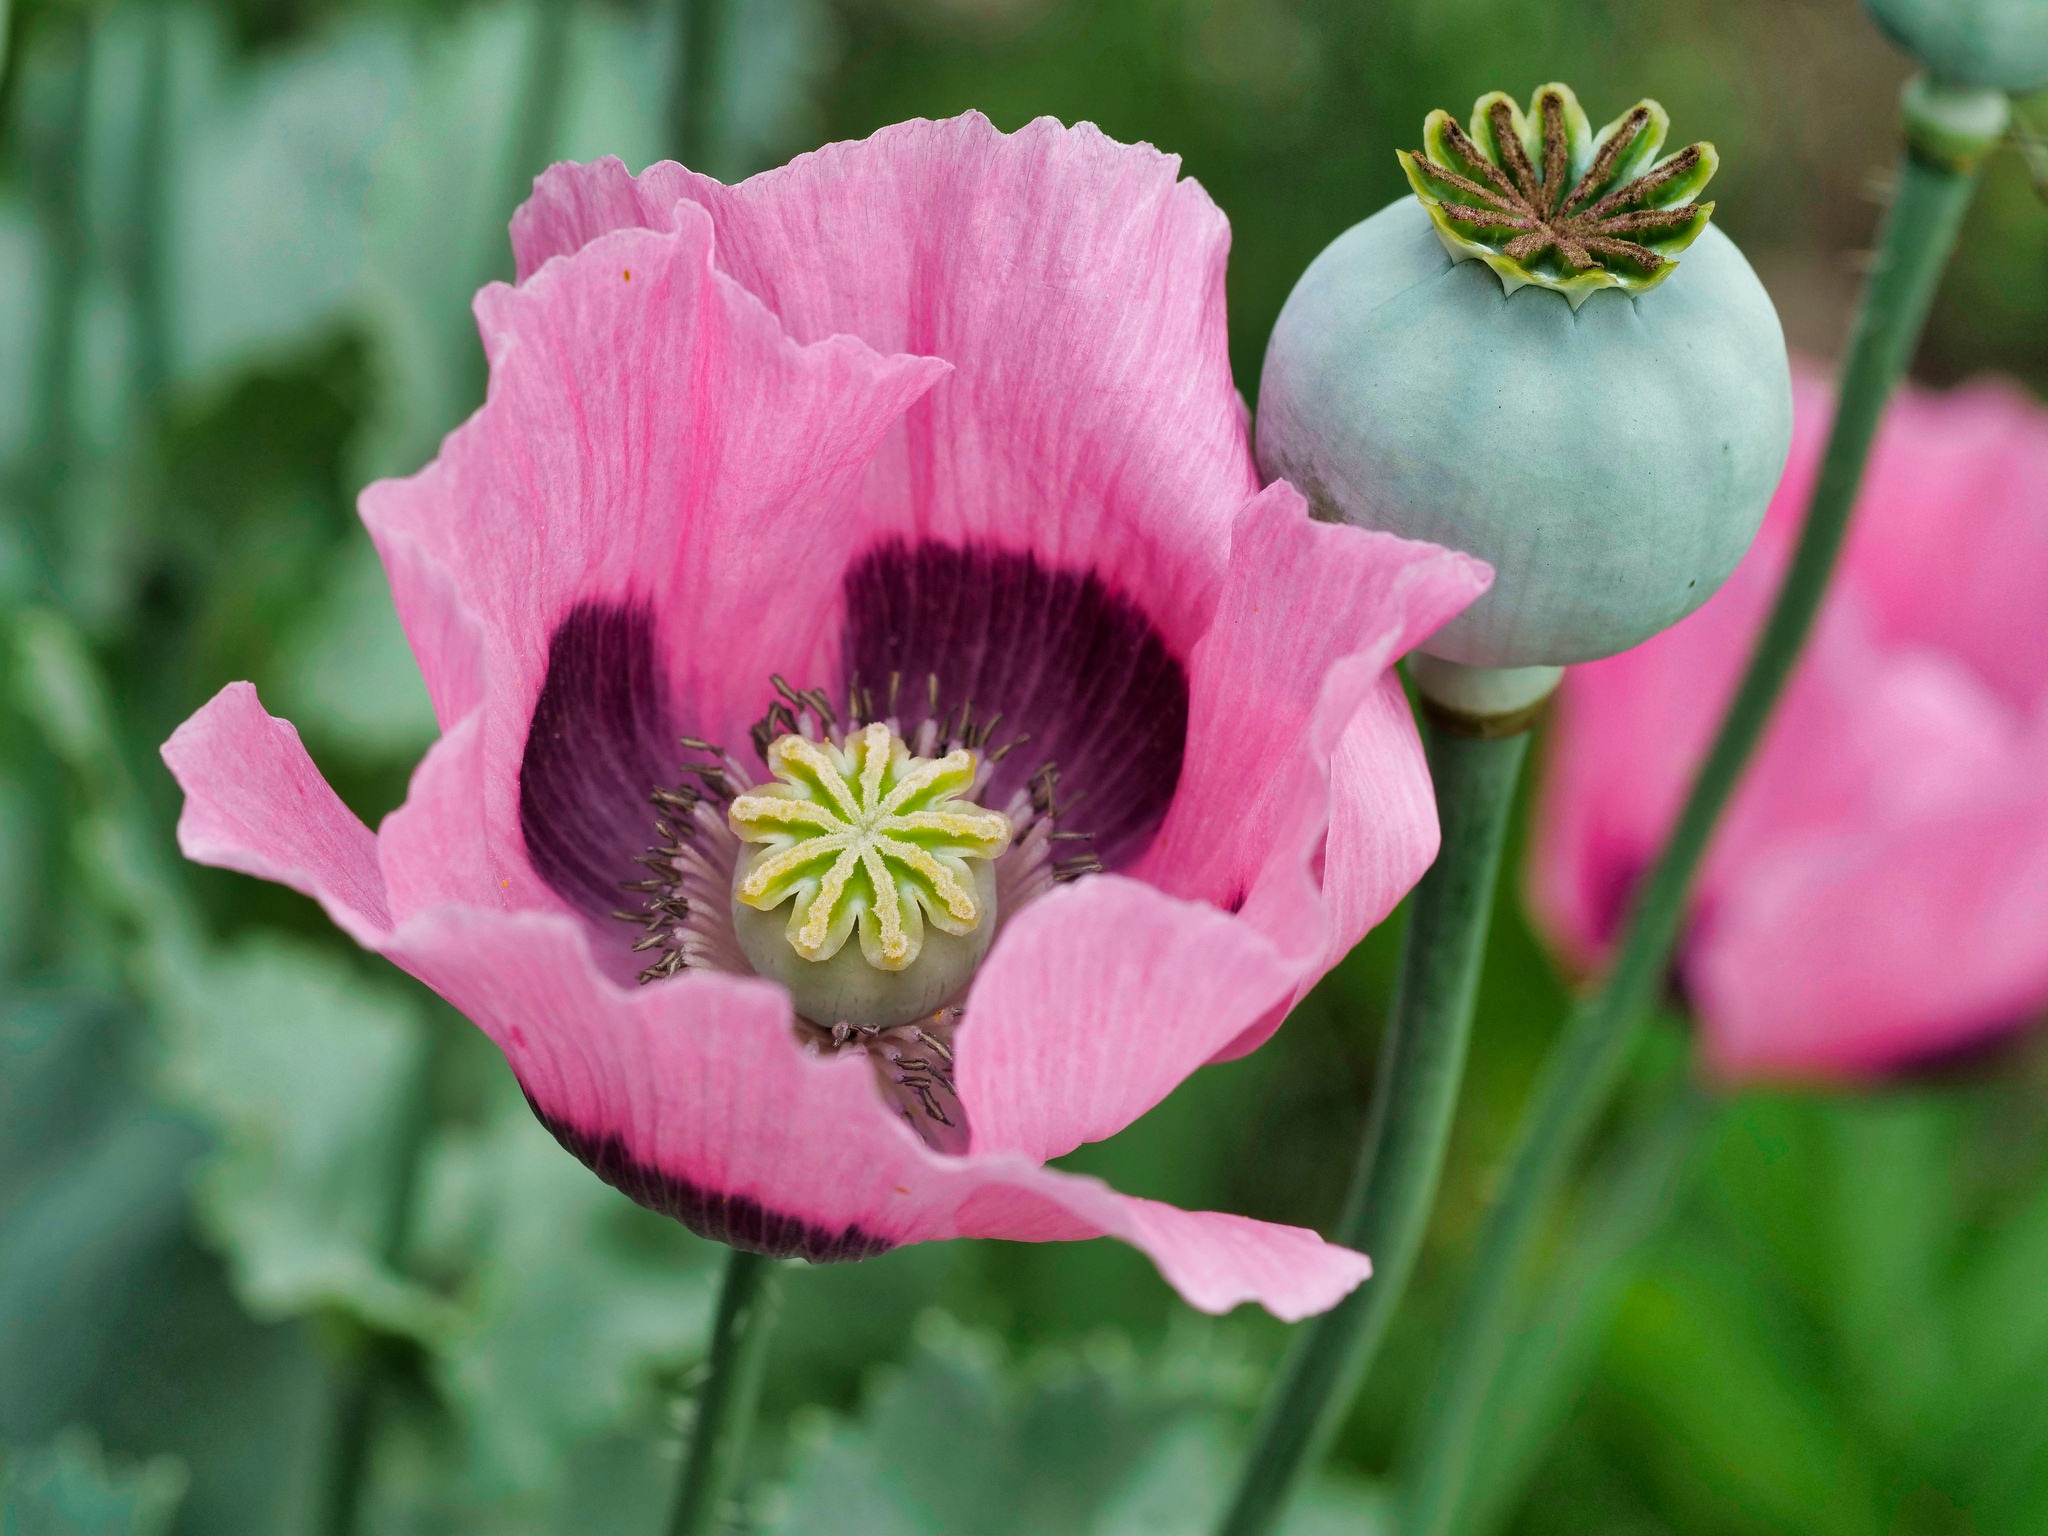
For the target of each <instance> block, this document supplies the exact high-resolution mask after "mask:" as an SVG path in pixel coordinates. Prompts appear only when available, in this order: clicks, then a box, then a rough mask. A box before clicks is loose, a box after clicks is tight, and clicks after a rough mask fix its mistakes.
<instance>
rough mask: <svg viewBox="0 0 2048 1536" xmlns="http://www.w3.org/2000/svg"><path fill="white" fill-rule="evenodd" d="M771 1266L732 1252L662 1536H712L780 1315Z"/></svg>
mask: <svg viewBox="0 0 2048 1536" xmlns="http://www.w3.org/2000/svg"><path fill="white" fill-rule="evenodd" d="M779 1289H780V1288H779V1287H778V1285H777V1283H776V1278H775V1261H774V1260H773V1259H768V1258H764V1257H762V1256H761V1255H760V1254H758V1253H748V1252H746V1251H745V1250H744V1249H740V1248H735V1249H733V1250H732V1254H731V1257H730V1258H728V1259H727V1260H726V1266H725V1286H724V1288H723V1289H722V1290H721V1291H720V1292H719V1296H718V1320H717V1321H716V1322H715V1323H714V1324H713V1325H712V1333H711V1361H710V1372H711V1374H710V1376H709V1377H708V1378H707V1379H706V1380H705V1383H704V1390H703V1392H702V1393H701V1394H699V1396H698V1398H697V1418H696V1423H695V1424H694V1426H693V1427H692V1428H691V1431H690V1454H689V1459H688V1460H687V1461H686V1462H685V1463H684V1464H683V1478H682V1481H681V1482H680V1483H679V1484H678V1485H677V1487H676V1502H675V1508H674V1510H673V1511H672V1512H671V1513H670V1516H669V1524H668V1529H669V1536H711V1533H713V1532H715V1531H717V1530H718V1529H719V1528H720V1526H721V1524H722V1511H723V1510H724V1508H725V1503H726V1499H727V1496H728V1495H729V1494H730V1493H731V1491H732V1486H733V1482H734V1479H735V1478H736V1477H737V1476H738V1473H739V1469H740V1461H741V1459H742V1458H743V1457H744V1455H745V1454H746V1449H747V1435H748V1432H749V1431H750V1430H751V1429H752V1428H753V1425H754V1406H755V1404H756V1403H758V1402H759V1401H760V1397H761V1374H762V1370H763V1368H764V1367H765V1366H766V1365H767V1363H768V1338H769V1335H770V1334H772V1333H773V1332H774V1331H775V1318H776V1314H777V1312H778V1311H779V1310H780V1298H779V1295H778V1291H779Z"/></svg>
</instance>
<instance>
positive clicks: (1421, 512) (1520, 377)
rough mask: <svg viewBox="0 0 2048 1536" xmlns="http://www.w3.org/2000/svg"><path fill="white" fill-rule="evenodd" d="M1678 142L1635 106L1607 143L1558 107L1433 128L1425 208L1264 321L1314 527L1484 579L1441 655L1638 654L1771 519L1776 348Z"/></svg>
mask: <svg viewBox="0 0 2048 1536" xmlns="http://www.w3.org/2000/svg"><path fill="white" fill-rule="evenodd" d="M1665 122H1666V119H1665V115H1664V111H1663V109H1662V108H1661V107H1659V106H1658V105H1657V104H1656V103H1655V102H1650V101H1645V102H1642V103H1639V104H1638V105H1637V106H1635V107H1633V108H1631V109H1630V110H1629V111H1628V112H1626V113H1624V114H1623V115H1622V116H1621V117H1619V118H1617V119H1615V121H1613V122H1612V123H1609V124H1608V125H1607V126H1606V127H1605V128H1603V129H1601V130H1600V131H1599V132H1598V133H1597V134H1596V133H1594V132H1592V131H1591V129H1590V127H1589V125H1588V124H1587V121H1586V117H1585V114H1584V113H1583V112H1582V111H1581V110H1580V108H1579V104H1578V101H1577V98H1576V97H1574V96H1573V94H1572V92H1571V91H1570V89H1569V88H1567V87H1565V86H1562V85H1546V86H1543V87H1542V88H1540V89H1539V90H1538V91H1537V92H1536V95H1535V99H1534V102H1533V103H1532V105H1531V109H1530V111H1529V112H1528V113H1526V114H1525V113H1523V112H1522V111H1521V110H1520V109H1519V108H1518V107H1517V106H1516V105H1515V103H1514V102H1512V101H1510V100H1509V99H1508V98H1507V97H1506V96H1504V95H1502V94H1500V93H1498V92H1496V93H1494V94H1493V95H1490V96H1486V97H1482V98H1481V99H1480V101H1479V103H1478V105H1477V107H1475V109H1474V111H1473V117H1472V125H1471V129H1470V131H1469V132H1467V131H1465V130H1462V129H1460V128H1459V126H1458V125H1457V123H1456V122H1454V121H1453V120H1452V119H1451V118H1450V116H1449V114H1447V113H1443V112H1435V113H1432V114H1430V117H1429V120H1428V122H1427V123H1426V124H1425V127H1424V148H1423V149H1422V150H1421V151H1418V152H1416V153H1414V154H1403V155H1402V156H1401V161H1402V165H1403V167H1404V168H1405V169H1406V170H1407V172H1408V177H1409V182H1410V185H1411V186H1413V187H1414V189H1415V193H1416V195H1415V196H1414V197H1412V198H1403V199H1402V200H1401V201H1400V202H1398V203H1395V204H1393V205H1391V206H1390V207H1387V208H1384V209H1382V210H1381V211H1380V212H1379V213H1377V214H1375V215H1374V216H1373V217H1372V218H1369V219H1367V220H1366V221H1365V222H1364V223H1362V224H1358V225H1355V226H1353V227H1352V228H1351V229H1350V230H1348V231H1346V232H1345V233H1344V234H1343V235H1340V236H1339V237H1338V238H1337V239H1336V240H1335V241H1334V242H1333V243H1332V244H1331V245H1330V246H1329V247H1328V248H1327V249H1326V250H1324V251H1323V253H1322V254H1321V255H1320V256H1318V257H1317V258H1316V259H1315V261H1314V262H1313V263H1311V264H1310V266H1309V269H1308V270H1307V271H1306V272H1305V273H1303V274H1302V277H1301V281H1300V282H1299V283H1297V284H1296V285H1295V288H1294V292H1293V293H1292V294H1291V295H1290V296H1289V297H1288V300H1287V304H1286V307H1285V308H1284V309H1283V310H1282V312H1281V315H1280V320H1279V323H1278V324H1277V325H1276V326H1275V327H1274V330H1273V336H1272V340H1271V341H1270V342H1269V344H1268V346H1267V350H1266V362H1265V370H1264V374H1263V376H1262V378H1261V381H1260V386H1259V414H1258V450H1259V462H1260V465H1261V466H1262V468H1263V469H1264V471H1265V473H1266V474H1267V475H1268V476H1270V477H1274V478H1279V477H1283V476H1284V477H1285V478H1287V479H1288V480H1290V481H1292V482H1293V483H1294V484H1295V485H1296V486H1298V487H1299V488H1300V489H1301V490H1302V492H1303V493H1304V494H1305V495H1307V496H1308V498H1309V500H1310V503H1311V505H1312V506H1313V507H1314V508H1315V511H1316V514H1317V515H1318V516H1320V517H1324V518H1328V519H1331V520H1341V521H1344V522H1349V523H1354V524H1357V525H1359V526H1361V527H1366V528H1378V529H1386V530H1389V531H1391V532H1394V533H1399V534H1403V535H1405V536H1407V537H1409V538H1417V539H1427V540H1430V541H1432V542H1434V543H1438V544H1444V545H1448V546H1449V547H1451V548H1454V549H1462V550H1465V551H1468V552H1469V553H1472V554H1475V555H1478V556H1479V557H1480V558H1481V559H1484V560H1486V561H1488V562H1489V563H1490V564H1491V565H1492V566H1493V568H1494V585H1493V587H1492V589H1491V590H1490V591H1489V592H1488V593H1487V594H1486V595H1485V596H1484V597H1482V598H1481V599H1480V600H1479V601H1478V602H1477V603H1475V604H1474V605H1473V606H1472V607H1471V608H1470V609H1468V610H1467V611H1466V612H1465V613H1464V614H1463V615H1461V616H1460V617H1459V618H1458V619H1457V620H1455V621H1454V622H1453V623H1451V624H1450V625H1449V626H1447V627H1446V628H1445V629H1443V630H1442V631H1441V632H1440V633H1438V634H1437V635H1436V636H1435V637H1434V638H1433V639H1432V641H1431V642H1430V644H1429V646H1428V647H1427V649H1428V651H1429V652H1430V653H1431V654H1432V655H1435V656H1438V657H1441V658H1443V659H1445V660H1449V661H1454V662H1459V663H1463V664H1465V665H1468V666H1480V667H1500V668H1505V667H1541V666H1561V665H1565V664H1568V663H1572V662H1579V661H1590V660H1593V659H1594V658H1596V657H1600V656H1607V655H1612V654H1613V653H1614V652H1616V651H1621V650H1626V649H1627V648H1628V647H1630V646H1632V645H1636V644H1638V643H1640V642H1641V641H1643V640H1645V639H1648V638H1649V637H1650V636H1651V635H1653V634H1656V633H1657V632H1658V631H1659V630H1662V629H1664V628H1666V627H1668V626H1669V625H1671V624H1674V623H1676V622H1677V621H1678V620H1679V619H1681V618H1683V617H1685V615H1686V614H1688V613H1690V612H1692V610H1693V609H1695V608H1697V607H1698V606H1699V605H1700V604H1701V603H1703V602H1705V601H1706V600H1707V598H1708V597H1709V596H1710V595H1711V594H1712V593H1713V592H1714V590H1715V589H1716V588H1718V587H1719V586H1720V584H1721V583H1722V582H1723V581H1724V580H1725V579H1726V578H1727V576H1728V573H1729V572H1730V571H1732V570H1733V569H1734V568H1735V565H1736V562H1737V561H1739V560H1740V559H1741V558H1742V555H1743V552H1744V551H1745V550H1747V549H1748V547H1749V544H1750V541H1751V539H1752V538H1753V537H1754V536H1755V534H1756V530H1757V527H1758V525H1759V524H1760V523H1761V522H1762V519H1763V514H1764V509H1765V507H1766V506H1767V505H1768V504H1769V502H1770V498H1771V493H1772V491H1773V490H1774V489H1776V486H1777V482H1778V476H1779V473H1780V471H1781V470H1782V469H1783V468H1784V463H1785V455H1786V452H1787V450H1788V448H1789V446H1790V443H1791V434H1792V384H1791V371H1790V368H1789V366H1788V364H1787V361H1786V356H1785V340H1784V334H1783V332H1782V331H1781V330H1780V328H1779V325H1778V316H1777V311H1776V310H1774V309H1773V308H1772V307H1771V302H1770V299H1769V298H1768V297H1767V296H1766V295H1765V293H1764V290H1763V285H1762V284H1760V283H1759V282H1758V281H1757V279H1756V274H1755V273H1754V272H1752V271H1751V270H1750V267H1749V263H1748V262H1746V261H1745V260H1743V257H1742V253H1741V252H1740V251H1738V250H1737V249H1736V248H1735V245H1734V243H1733V242H1731V241H1730V240H1728V239H1727V237H1726V236H1724V235H1722V234H1721V233H1720V231H1719V230H1717V229H1715V228H1713V227H1712V226H1711V225H1710V224H1709V223H1708V218H1709V216H1710V214H1711V213H1712V207H1713V205H1712V204H1710V203H1709V204H1702V203H1698V202H1696V201H1695V199H1696V197H1697V195H1698V193H1699V191H1700V189H1701V188H1702V187H1703V186H1704V184H1705V182H1706V179H1707V177H1708V176H1709V175H1711V174H1712V171H1713V168H1714V165H1715V157H1714V152H1713V148H1712V146H1711V145H1706V144H1695V145H1691V146H1688V147H1687V148H1685V149H1682V150H1679V151H1678V152H1676V153H1675V154H1671V155H1666V156H1663V157H1662V158H1659V156H1658V151H1659V150H1660V149H1661V148H1662V146H1663V140H1664V133H1665ZM1680 252H1683V253H1684V260H1683V262H1680V261H1679V260H1677V259H1676V258H1677V256H1678V254H1679V253H1680Z"/></svg>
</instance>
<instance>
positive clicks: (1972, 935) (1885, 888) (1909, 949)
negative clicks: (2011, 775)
mask: <svg viewBox="0 0 2048 1536" xmlns="http://www.w3.org/2000/svg"><path fill="white" fill-rule="evenodd" d="M2031 771H2032V773H2033V774H2034V775H2035V777H2034V779H2033V781H2032V785H2031V786H2028V790H2027V791H2023V792H2022V793H2020V794H2015V795H2010V796H2008V797H2005V800H2004V803H2002V804H1996V803H1995V804H1992V805H1987V806H1984V807H1982V808H1980V809H1976V810H1974V811H1967V812H1958V813H1956V814H1951V815H1945V816H1936V817H1928V818H1925V819H1920V820H1916V821H1914V822H1912V823H1910V824H1908V825H1905V826H1899V827H1894V828H1889V829H1885V830H1881V831H1870V832H1863V833H1859V834H1854V835H1850V836H1845V837H1842V838H1838V839H1830V840H1828V841H1826V842H1825V843H1823V844H1821V845H1820V846H1817V847H1812V848H1807V849H1803V850H1799V851H1796V852H1791V853H1788V854H1786V855H1785V856H1783V857H1782V858H1781V859H1779V860H1777V861H1774V862H1773V864H1772V865H1770V866H1769V867H1768V868H1765V869H1760V870H1758V871H1757V872H1756V873H1755V874H1753V875H1752V876H1751V878H1750V879H1748V880H1747V881H1746V882H1745V883H1744V886H1743V888H1742V891H1741V898H1740V901H1739V902H1737V901H1735V900H1733V899H1725V900H1724V902H1723V906H1722V917H1721V920H1720V921H1719V922H1717V923H1716V924H1715V925H1714V928H1713V930H1712V932H1711V934H1710V936H1709V937H1708V938H1707V939H1706V940H1705V942H1704V943H1703V944H1702V945H1701V949H1700V953H1699V955H1698V958H1697V960H1696V962H1695V963H1694V964H1693V966H1692V967H1691V968H1690V974H1691V975H1692V977H1693V981H1694V985H1695V987H1696V988H1697V990H1698V993H1699V999H1700V1006H1701V1010H1702V1012H1703V1014H1704V1015H1705V1017H1706V1018H1708V1019H1709V1020H1710V1021H1711V1024H1712V1027H1711V1028H1710V1029H1709V1031H1708V1034H1707V1047H1708V1059H1709V1062H1710V1064H1711V1065H1712V1066H1713V1067H1714V1069H1715V1070H1716V1071H1717V1072H1718V1073H1720V1074H1721V1075H1723V1076H1725V1077H1729V1078H1733V1079H1737V1080H1741V1081H1754V1080H1756V1079H1759V1078H1769V1079H1806V1080H1812V1079H1821V1080H1827V1079H1837V1078H1844V1077H1861V1076H1868V1075H1872V1074H1876V1073H1882V1072H1886V1071H1890V1070H1893V1069H1897V1068H1901V1067H1907V1066H1911V1065H1914V1064H1915V1063H1917V1062H1922V1061H1926V1060H1928V1059H1929V1058H1932V1057H1938V1056H1940V1055H1943V1054H1946V1053H1950V1052H1953V1051H1956V1050H1959V1049H1963V1048H1965V1047H1968V1046H1970V1045H1972V1044H1974V1043H1976V1042H1978V1041H1980V1040H1983V1039H1985V1038H1987V1037H1989V1036H1993V1035H1997V1034H2002V1033H2005V1032H2007V1031H2009V1030H2011V1029H2013V1028H2015V1027H2017V1026H2022V1025H2025V1024H2028V1023H2031V1022H2033V1021H2034V1020H2035V1019H2036V1018H2038V1016H2039V1013H2040V1010H2041V1008H2042V1006H2043V1004H2044V1003H2048V808H2044V807H2043V806H2042V805H2041V803H2040V796H2039V792H2038V785H2039V784H2040V783H2042V782H2044V781H2048V754H2037V756H2036V760H2035V761H2034V762H2033V763H2032V764H2031ZM2015 788H2017V786H2015Z"/></svg>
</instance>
